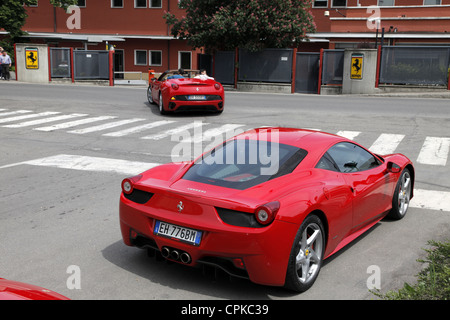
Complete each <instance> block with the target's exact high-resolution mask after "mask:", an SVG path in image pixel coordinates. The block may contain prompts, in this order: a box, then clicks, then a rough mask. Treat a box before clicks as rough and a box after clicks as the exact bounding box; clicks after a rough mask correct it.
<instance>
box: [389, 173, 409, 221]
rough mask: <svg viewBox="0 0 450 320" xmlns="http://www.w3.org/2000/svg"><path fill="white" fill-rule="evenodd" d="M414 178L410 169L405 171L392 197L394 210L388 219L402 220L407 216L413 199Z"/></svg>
mask: <svg viewBox="0 0 450 320" xmlns="http://www.w3.org/2000/svg"><path fill="white" fill-rule="evenodd" d="M412 183H413V181H412V176H411V172H410V171H409V170H408V169H404V170H403V171H402V174H401V175H400V178H399V179H398V181H397V185H396V186H395V191H394V196H393V197H392V209H391V211H390V212H389V214H388V218H391V219H393V220H400V219H403V217H404V216H405V215H406V212H407V211H408V208H409V201H410V199H411V189H412Z"/></svg>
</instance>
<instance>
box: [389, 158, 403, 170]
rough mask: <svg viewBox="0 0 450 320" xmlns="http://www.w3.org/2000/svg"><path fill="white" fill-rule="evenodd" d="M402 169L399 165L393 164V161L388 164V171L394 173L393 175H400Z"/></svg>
mask: <svg viewBox="0 0 450 320" xmlns="http://www.w3.org/2000/svg"><path fill="white" fill-rule="evenodd" d="M401 169H402V168H400V166H399V165H398V164H395V163H393V162H391V161H389V162H388V163H387V170H388V171H389V172H392V173H399V172H400V170H401Z"/></svg>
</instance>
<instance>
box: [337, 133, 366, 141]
mask: <svg viewBox="0 0 450 320" xmlns="http://www.w3.org/2000/svg"><path fill="white" fill-rule="evenodd" d="M360 133H361V132H359V131H339V132H338V133H336V134H337V135H338V136H341V137H344V138H347V139H350V140H353V139H355V138H356V137H357V136H358V135H359V134H360Z"/></svg>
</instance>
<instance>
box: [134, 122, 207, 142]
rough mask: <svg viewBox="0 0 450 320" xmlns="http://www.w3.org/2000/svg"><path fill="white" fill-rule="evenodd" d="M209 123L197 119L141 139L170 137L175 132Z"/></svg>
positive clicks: (178, 132)
mask: <svg viewBox="0 0 450 320" xmlns="http://www.w3.org/2000/svg"><path fill="white" fill-rule="evenodd" d="M208 124H209V123H204V122H201V121H195V122H193V123H188V124H186V125H184V126H181V127H178V128H174V129H170V130H167V131H164V132H161V133H157V134H152V135H149V136H145V137H142V138H141V139H148V140H161V139H164V138H167V137H170V136H172V135H174V134H180V133H182V132H183V131H187V130H190V129H193V128H198V127H201V126H204V125H208Z"/></svg>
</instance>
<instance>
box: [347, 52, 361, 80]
mask: <svg viewBox="0 0 450 320" xmlns="http://www.w3.org/2000/svg"><path fill="white" fill-rule="evenodd" d="M363 62H364V55H363V54H360V53H356V54H352V66H351V70H350V79H356V80H361V79H362V70H363Z"/></svg>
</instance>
